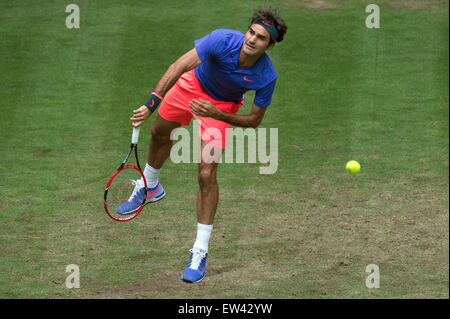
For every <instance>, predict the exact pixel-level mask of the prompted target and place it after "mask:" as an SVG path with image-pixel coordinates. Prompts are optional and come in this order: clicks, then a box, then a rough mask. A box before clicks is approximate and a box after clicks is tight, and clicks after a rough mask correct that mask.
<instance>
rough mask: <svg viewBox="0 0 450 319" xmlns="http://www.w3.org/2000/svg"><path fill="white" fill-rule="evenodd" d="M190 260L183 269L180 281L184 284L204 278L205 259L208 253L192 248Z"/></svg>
mask: <svg viewBox="0 0 450 319" xmlns="http://www.w3.org/2000/svg"><path fill="white" fill-rule="evenodd" d="M190 252H191V258H190V259H189V262H188V264H187V266H186V269H184V272H183V276H182V279H183V281H185V282H189V283H195V282H199V281H200V280H202V279H203V277H205V268H206V258H208V253H207V251H206V250H203V249H198V248H195V247H194V248H192V249H191V250H190Z"/></svg>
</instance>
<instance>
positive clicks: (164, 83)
mask: <svg viewBox="0 0 450 319" xmlns="http://www.w3.org/2000/svg"><path fill="white" fill-rule="evenodd" d="M201 63H202V61H201V60H200V58H199V56H198V54H197V51H196V50H195V48H194V49H192V50H190V51H188V52H187V53H185V54H183V55H182V56H181V57H180V58H178V60H176V61H175V62H174V63H173V64H172V65H171V66H170V67H169V68H168V69H167V71H166V72H165V73H164V75H163V76H162V77H161V79H160V80H159V82H158V84H157V85H156V87H155V89H154V90H153V92H154V93H156V94H158V95H159V96H161V97H164V95H165V94H166V93H167V91H169V90H170V89H171V88H172V86H173V85H174V84H175V83H176V82H177V81H178V79H179V78H180V76H181V75H182V74H183V73H185V72H188V71H190V70H192V69H194V68H196V67H197V66H199V65H200V64H201ZM150 115H152V112H151V111H150V110H149V108H148V107H147V106H146V105H142V106H141V107H140V108H138V109H137V110H134V111H133V116H132V117H131V118H130V120H131V121H132V122H133V126H134V127H139V126H141V125H142V124H143V123H144V122H145V121H146V120H147V119H148V118H149V117H150Z"/></svg>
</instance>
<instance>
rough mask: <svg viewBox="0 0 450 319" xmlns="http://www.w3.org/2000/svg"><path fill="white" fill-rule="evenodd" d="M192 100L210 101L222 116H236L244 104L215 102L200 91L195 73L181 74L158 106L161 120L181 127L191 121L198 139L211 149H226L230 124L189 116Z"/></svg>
mask: <svg viewBox="0 0 450 319" xmlns="http://www.w3.org/2000/svg"><path fill="white" fill-rule="evenodd" d="M194 99H202V100H206V101H210V102H211V103H213V104H214V106H215V107H216V108H218V109H219V110H221V111H222V112H225V113H230V114H235V113H236V112H237V111H238V109H239V108H240V107H241V106H242V104H244V101H243V100H242V101H241V102H240V103H238V104H235V103H234V102H227V101H221V100H216V99H214V98H213V97H211V96H210V95H209V94H208V93H207V92H206V91H204V90H203V88H202V86H201V84H200V81H199V80H198V79H197V77H196V76H195V70H191V71H188V72H186V73H184V74H183V75H182V76H181V77H180V78H179V79H178V81H177V82H176V83H175V85H174V86H173V87H172V88H171V89H170V90H169V91H168V92H167V93H166V96H165V97H164V99H163V100H162V102H161V105H160V107H159V111H158V114H159V116H161V117H162V118H163V119H165V120H167V121H171V122H177V123H179V124H181V125H185V126H187V125H189V124H190V123H191V120H192V117H194V118H195V119H196V120H197V122H198V123H199V138H200V139H201V140H202V141H204V142H206V143H207V144H211V145H212V146H214V147H218V148H221V149H225V146H226V144H227V141H228V133H229V130H227V128H230V124H228V123H225V122H222V121H218V120H215V119H213V118H210V117H202V116H197V115H195V114H192V111H191V109H190V107H189V102H191V101H192V100H194Z"/></svg>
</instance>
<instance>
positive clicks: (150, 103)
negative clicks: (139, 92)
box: [144, 92, 162, 113]
mask: <svg viewBox="0 0 450 319" xmlns="http://www.w3.org/2000/svg"><path fill="white" fill-rule="evenodd" d="M161 100H162V98H161V96H159V95H158V94H157V93H155V92H152V95H150V97H149V98H148V100H147V102H145V103H144V105H145V106H146V107H147V108H148V109H149V110H150V111H151V112H152V113H153V112H155V110H156V109H157V107H158V106H159V103H161Z"/></svg>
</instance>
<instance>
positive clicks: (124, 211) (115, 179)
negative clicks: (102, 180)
mask: <svg viewBox="0 0 450 319" xmlns="http://www.w3.org/2000/svg"><path fill="white" fill-rule="evenodd" d="M139 130H140V128H136V127H134V128H133V134H132V136H131V145H130V149H129V150H128V153H127V155H126V156H125V159H124V160H123V162H122V164H120V166H119V168H117V170H116V171H115V172H114V174H112V176H111V178H110V179H109V181H108V184H107V185H106V188H105V194H104V203H105V211H106V213H107V214H108V215H109V217H111V218H112V219H114V220H117V221H128V220H131V219H133V218H135V217H136V216H137V215H139V213H140V212H141V210H142V208H143V207H144V205H145V199H146V197H147V181H146V180H145V177H144V173H143V172H142V169H141V166H140V165H139V158H138V152H137V144H138V139H139ZM133 150H134V155H135V157H136V165H126V163H127V161H128V159H129V158H130V156H131V153H133Z"/></svg>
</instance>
